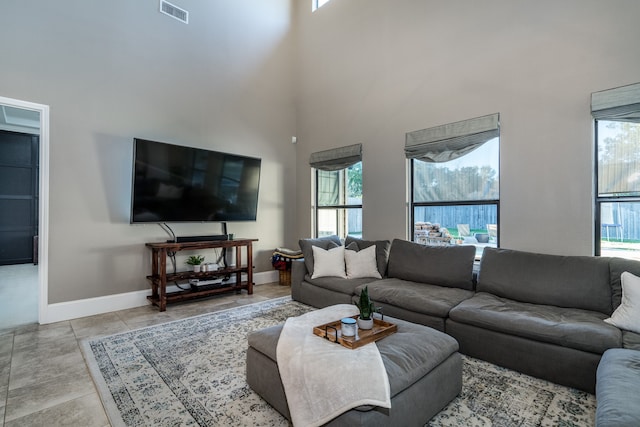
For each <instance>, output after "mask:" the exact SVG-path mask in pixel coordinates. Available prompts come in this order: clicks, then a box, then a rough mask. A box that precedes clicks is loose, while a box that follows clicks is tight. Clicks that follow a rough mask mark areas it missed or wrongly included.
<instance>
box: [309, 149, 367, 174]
mask: <svg viewBox="0 0 640 427" xmlns="http://www.w3.org/2000/svg"><path fill="white" fill-rule="evenodd" d="M360 161H362V144H353V145H347V146H346V147H338V148H332V149H330V150H324V151H317V152H315V153H311V157H310V158H309V165H310V166H311V167H313V168H316V169H320V170H324V171H336V170H340V169H345V168H348V167H349V166H352V165H354V164H356V163H358V162H360Z"/></svg>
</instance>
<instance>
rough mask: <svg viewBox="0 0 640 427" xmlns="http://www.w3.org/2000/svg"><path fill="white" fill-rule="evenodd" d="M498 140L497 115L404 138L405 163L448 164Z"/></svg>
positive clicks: (461, 122) (418, 132)
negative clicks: (406, 160) (490, 141)
mask: <svg viewBox="0 0 640 427" xmlns="http://www.w3.org/2000/svg"><path fill="white" fill-rule="evenodd" d="M498 136H500V114H499V113H495V114H489V115H487V116H482V117H476V118H475V119H469V120H462V121H459V122H455V123H448V124H446V125H441V126H435V127H432V128H428V129H422V130H416V131H413V132H409V133H407V134H406V138H405V146H404V152H405V155H406V157H407V159H419V160H423V161H425V162H436V163H440V162H447V161H449V160H453V159H456V158H458V157H461V156H464V155H465V154H467V153H469V152H471V151H473V150H475V149H476V148H478V147H480V146H481V145H482V144H484V143H485V142H487V141H489V140H491V139H493V138H496V137H498Z"/></svg>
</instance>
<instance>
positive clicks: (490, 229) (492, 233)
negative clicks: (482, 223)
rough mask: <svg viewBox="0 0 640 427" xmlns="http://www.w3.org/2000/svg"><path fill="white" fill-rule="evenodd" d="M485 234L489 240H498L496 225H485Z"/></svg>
mask: <svg viewBox="0 0 640 427" xmlns="http://www.w3.org/2000/svg"><path fill="white" fill-rule="evenodd" d="M487 233H489V240H491V241H496V240H498V224H487Z"/></svg>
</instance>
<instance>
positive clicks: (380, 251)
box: [344, 236, 391, 276]
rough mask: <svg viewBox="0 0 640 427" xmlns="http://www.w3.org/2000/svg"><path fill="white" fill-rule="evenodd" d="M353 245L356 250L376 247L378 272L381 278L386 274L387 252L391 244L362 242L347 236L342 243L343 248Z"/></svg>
mask: <svg viewBox="0 0 640 427" xmlns="http://www.w3.org/2000/svg"><path fill="white" fill-rule="evenodd" d="M353 243H355V244H356V246H357V247H358V250H362V249H365V248H368V247H369V246H374V245H375V247H376V262H377V264H378V272H379V273H380V275H381V276H384V275H386V274H387V264H388V263H389V250H390V248H391V242H390V241H388V240H362V239H357V238H355V237H352V236H347V238H346V240H345V241H344V244H345V246H349V245H350V244H353Z"/></svg>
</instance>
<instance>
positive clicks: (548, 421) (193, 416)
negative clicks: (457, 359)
mask: <svg viewBox="0 0 640 427" xmlns="http://www.w3.org/2000/svg"><path fill="white" fill-rule="evenodd" d="M309 310H311V308H310V307H308V306H306V305H303V304H299V303H297V302H294V301H291V299H290V298H289V297H284V298H279V299H275V300H270V301H267V302H262V303H257V304H252V305H248V306H244V307H240V308H235V309H231V310H226V311H221V312H216V313H211V314H205V315H202V316H197V317H192V318H189V319H184V320H179V321H175V322H170V323H166V324H162V325H157V326H152V327H149V328H144V329H139V330H136V331H131V332H125V333H121V334H117V335H112V336H108V337H101V338H93V339H89V340H86V341H84V342H83V351H84V353H85V358H86V360H87V363H88V364H89V368H90V371H91V374H92V376H93V378H94V381H95V383H96V385H97V387H98V390H99V392H100V396H101V398H102V402H103V404H104V407H105V409H106V412H107V415H108V416H109V420H110V422H111V424H112V426H114V427H119V426H177V425H184V426H240V425H252V426H288V425H289V423H288V421H287V420H286V419H285V418H283V417H282V416H281V415H280V414H278V412H276V411H275V410H274V409H273V408H272V407H271V406H269V405H268V404H267V403H266V402H264V401H263V400H262V399H261V398H260V397H259V396H258V395H257V394H256V393H254V392H253V391H252V390H251V389H250V388H249V386H247V384H246V381H245V358H246V350H247V335H248V334H249V333H250V332H251V331H254V330H258V329H262V328H265V327H268V326H273V325H277V324H280V323H283V322H284V321H285V320H286V318H287V317H290V316H298V315H300V314H302V313H305V312H307V311H309ZM594 415H595V398H594V396H592V395H590V394H587V393H583V392H579V391H576V390H573V389H569V388H566V387H562V386H559V385H556V384H551V383H549V382H546V381H542V380H538V379H535V378H531V377H528V376H526V375H523V374H520V373H517V372H513V371H509V370H507V369H503V368H500V367H497V366H494V365H491V364H489V363H486V362H483V361H480V360H476V359H471V358H468V357H464V365H463V390H462V394H461V395H460V396H459V397H457V398H456V399H455V400H454V401H453V402H451V403H450V404H449V405H448V406H447V407H446V408H445V409H444V410H443V411H442V412H441V413H440V414H438V415H437V416H436V417H435V418H434V419H432V420H431V422H430V423H429V424H428V425H429V426H558V425H562V426H590V425H593V422H594Z"/></svg>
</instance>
